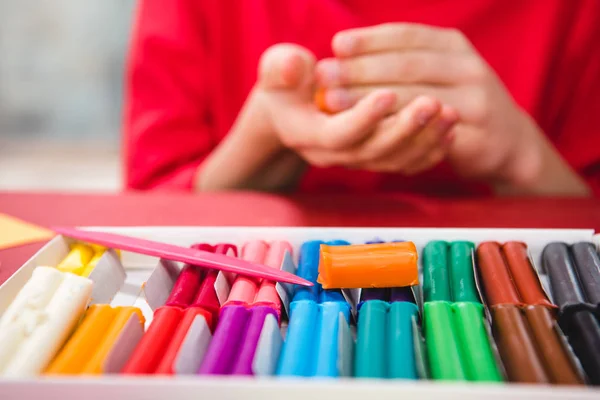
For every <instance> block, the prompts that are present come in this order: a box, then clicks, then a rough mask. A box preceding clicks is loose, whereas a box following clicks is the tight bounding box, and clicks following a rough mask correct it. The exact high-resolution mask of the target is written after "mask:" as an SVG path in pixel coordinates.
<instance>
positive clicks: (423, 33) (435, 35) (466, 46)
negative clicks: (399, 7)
mask: <svg viewBox="0 0 600 400" xmlns="http://www.w3.org/2000/svg"><path fill="white" fill-rule="evenodd" d="M332 48H333V52H334V54H335V56H336V57H353V56H357V55H361V54H372V53H379V52H386V51H392V50H400V51H404V50H436V51H441V52H445V53H449V52H463V51H470V50H471V49H472V46H471V44H470V43H469V41H468V39H466V37H465V36H464V35H463V34H462V33H461V32H460V31H458V30H456V29H446V28H438V27H433V26H428V25H421V24H404V23H394V24H382V25H376V26H371V27H367V28H357V29H350V30H346V31H342V32H339V33H338V34H336V35H335V36H334V37H333V40H332Z"/></svg>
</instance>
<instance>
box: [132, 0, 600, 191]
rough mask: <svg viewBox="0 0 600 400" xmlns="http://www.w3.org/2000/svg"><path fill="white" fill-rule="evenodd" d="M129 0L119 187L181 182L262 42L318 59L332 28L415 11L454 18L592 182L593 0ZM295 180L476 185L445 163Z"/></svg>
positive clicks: (395, 186)
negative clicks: (131, 19) (407, 172)
mask: <svg viewBox="0 0 600 400" xmlns="http://www.w3.org/2000/svg"><path fill="white" fill-rule="evenodd" d="M138 7H139V8H138V14H137V19H136V23H135V30H134V33H133V38H132V43H131V52H130V59H129V66H128V75H127V87H126V93H127V94H126V111H125V112H126V116H125V139H124V140H125V157H126V168H125V169H126V182H127V187H128V188H130V189H170V190H191V188H192V181H193V177H194V175H195V172H196V169H197V168H198V166H199V165H200V164H201V163H202V161H203V160H204V159H205V158H206V156H207V155H208V154H209V153H210V152H211V151H212V149H213V148H214V147H215V146H216V145H217V143H218V142H219V141H220V140H221V139H222V138H223V137H224V136H225V135H226V134H227V132H228V131H229V129H230V127H231V126H232V124H233V122H234V120H235V118H236V116H237V114H238V112H239V110H240V108H241V107H242V104H243V103H244V101H245V99H246V96H247V95H248V93H249V92H250V89H251V88H252V86H253V85H254V83H255V81H256V70H257V63H258V60H259V58H260V56H261V54H262V53H263V52H264V51H265V49H267V48H268V47H269V46H271V45H273V44H276V43H280V42H293V43H298V44H300V45H302V46H304V47H306V48H308V49H310V50H311V51H312V52H313V53H314V54H315V55H316V56H317V58H319V59H320V58H324V57H330V56H331V55H332V52H331V38H332V37H333V35H334V34H335V33H336V32H338V31H340V30H344V29H348V28H352V27H361V26H370V25H376V24H380V23H383V22H418V23H425V24H430V25H437V26H443V27H455V28H458V29H460V30H461V31H462V32H463V33H464V34H465V35H466V36H467V37H468V38H469V39H470V40H471V41H472V43H473V44H474V46H475V47H476V48H477V49H478V51H479V52H480V54H481V55H482V56H483V57H484V58H485V59H486V60H487V62H488V63H489V64H490V65H491V66H492V67H493V68H494V70H495V71H496V73H497V74H498V75H499V76H500V78H501V79H502V81H503V82H504V84H505V85H506V87H507V88H508V90H509V91H510V93H511V94H512V95H513V97H514V98H515V99H516V101H517V103H518V104H519V105H520V106H521V107H522V108H524V109H525V110H526V111H527V112H529V113H530V114H531V115H532V116H533V117H534V118H535V120H536V121H537V123H538V124H539V125H540V126H541V128H542V129H543V130H544V132H546V134H547V135H548V137H549V138H550V139H551V140H552V142H553V143H554V145H555V146H556V147H557V148H558V150H559V151H560V153H561V154H562V155H563V156H564V157H565V158H566V160H567V161H568V162H569V163H570V164H571V165H572V166H573V167H574V168H575V169H576V170H577V171H578V172H579V173H580V174H581V175H582V176H583V177H585V179H586V180H587V181H588V182H589V184H590V185H591V186H592V187H593V188H594V191H595V192H596V193H597V194H600V23H599V22H598V17H599V16H600V1H599V0H576V1H573V0H528V1H522V0H503V1H497V0H461V1H456V0H428V1H423V0H377V1H373V0H276V1H271V0H238V1H235V0H227V1H223V0H189V1H186V0H172V1H154V0H146V1H141V2H140V3H139V6H138ZM298 190H300V191H302V192H326V191H335V192H338V193H339V192H347V193H352V192H361V193H373V192H386V191H388V192H389V191H409V192H420V193H427V194H435V195H438V196H440V195H457V194H474V193H482V190H481V187H480V185H474V184H473V183H470V182H465V181H461V180H460V179H458V178H457V177H455V176H453V174H452V172H451V170H450V168H449V167H448V166H447V165H441V166H439V167H438V168H436V169H434V170H432V171H429V172H427V173H424V174H421V175H419V176H416V177H411V178H408V177H403V176H401V175H399V174H382V173H371V172H367V171H356V170H347V169H344V168H327V169H319V168H309V169H308V171H307V173H306V174H305V176H304V177H303V179H302V181H301V183H300V186H299V189H298ZM483 192H485V191H483Z"/></svg>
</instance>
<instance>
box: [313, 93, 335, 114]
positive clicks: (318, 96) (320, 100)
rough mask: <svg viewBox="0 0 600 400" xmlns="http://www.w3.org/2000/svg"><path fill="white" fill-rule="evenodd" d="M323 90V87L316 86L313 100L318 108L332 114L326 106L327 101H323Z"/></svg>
mask: <svg viewBox="0 0 600 400" xmlns="http://www.w3.org/2000/svg"><path fill="white" fill-rule="evenodd" d="M325 92H326V90H325V88H318V89H317V91H316V92H315V97H314V102H315V105H316V106H317V108H318V109H319V110H321V111H323V112H326V113H328V114H332V113H333V111H331V110H330V109H329V108H328V107H327V102H326V101H325Z"/></svg>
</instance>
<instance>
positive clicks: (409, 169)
mask: <svg viewBox="0 0 600 400" xmlns="http://www.w3.org/2000/svg"><path fill="white" fill-rule="evenodd" d="M314 67H315V59H314V57H313V56H312V54H310V53H309V52H308V51H307V50H305V49H303V48H300V47H298V46H294V45H276V46H273V47H272V48H270V49H269V50H267V51H266V52H265V54H264V55H263V57H262V59H261V63H260V68H259V82H258V85H257V91H256V92H255V95H256V97H257V99H258V100H259V101H260V102H262V103H263V104H264V107H265V110H266V112H267V114H268V115H269V119H270V120H271V122H272V125H273V132H274V133H275V135H276V136H277V137H278V138H279V140H280V141H281V143H282V144H283V145H284V146H285V147H287V148H290V149H292V150H294V151H296V152H297V153H298V154H299V155H300V156H301V157H302V158H304V159H305V160H306V161H308V162H309V163H310V164H313V165H316V166H320V167H328V166H337V165H341V166H350V167H356V168H364V169H370V170H379V171H395V172H399V171H402V172H405V173H416V172H419V171H421V170H423V169H426V168H429V167H431V166H433V165H435V164H436V163H438V162H439V161H441V160H442V159H443V158H444V157H445V155H446V151H447V149H448V145H449V143H450V141H451V138H450V137H449V136H448V132H449V130H450V128H451V127H452V126H453V124H454V123H455V122H456V120H457V115H456V112H454V111H453V110H452V109H451V108H449V107H442V106H441V105H440V104H439V102H438V101H437V100H434V99H431V98H426V97H423V98H419V99H416V100H415V101H414V102H412V103H411V104H410V105H408V106H407V107H405V108H403V109H402V110H400V111H399V112H395V107H396V104H397V99H396V94H395V93H394V91H392V90H389V89H387V88H380V89H375V90H371V91H370V92H369V93H364V95H363V96H361V98H360V99H357V100H356V101H355V102H354V103H353V104H352V106H351V107H349V108H347V109H346V110H344V111H342V112H340V113H336V114H333V115H328V114H325V113H322V112H320V111H319V110H317V108H316V107H315V106H314V104H313V101H312V99H313V93H314Z"/></svg>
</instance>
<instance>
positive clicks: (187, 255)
mask: <svg viewBox="0 0 600 400" xmlns="http://www.w3.org/2000/svg"><path fill="white" fill-rule="evenodd" d="M52 230H53V231H54V232H56V233H59V234H61V235H65V236H68V237H71V238H73V239H77V240H81V241H84V242H88V243H94V244H98V245H101V246H105V247H110V248H115V249H120V250H124V251H130V252H133V253H139V254H145V255H148V256H153V257H160V258H164V259H167V260H172V261H179V262H183V263H187V264H192V265H197V266H199V267H204V268H214V269H218V270H221V271H227V272H233V273H235V274H240V275H245V276H251V277H255V278H261V279H268V280H272V281H277V282H286V283H294V284H297V285H302V286H312V285H313V284H312V283H311V282H309V281H307V280H305V279H302V278H300V277H298V276H296V275H294V274H290V273H289V272H285V271H281V270H278V269H275V268H270V267H267V266H265V265H259V264H253V263H250V262H248V261H245V260H242V259H240V258H234V257H230V256H227V255H224V254H216V253H209V252H207V251H202V250H196V249H190V248H186V247H181V246H175V245H172V244H167V243H161V242H155V241H152V240H146V239H139V238H134V237H130V236H124V235H118V234H115V233H106V232H94V231H85V230H80V229H75V228H64V227H58V228H53V229H52Z"/></svg>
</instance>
